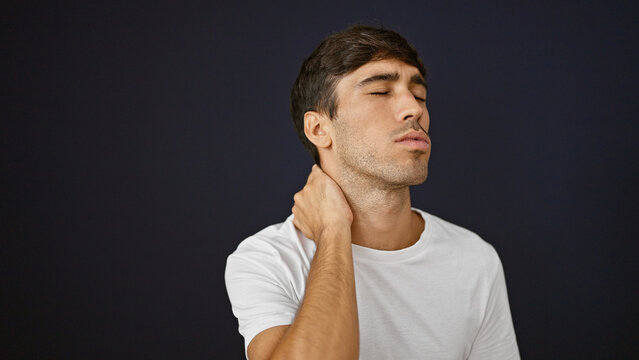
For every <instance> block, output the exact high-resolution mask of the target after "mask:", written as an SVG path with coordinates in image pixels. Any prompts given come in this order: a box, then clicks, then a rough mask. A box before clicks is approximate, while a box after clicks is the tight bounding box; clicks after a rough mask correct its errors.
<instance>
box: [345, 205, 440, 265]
mask: <svg viewBox="0 0 639 360" xmlns="http://www.w3.org/2000/svg"><path fill="white" fill-rule="evenodd" d="M411 209H412V210H413V211H415V212H416V213H417V214H418V215H420V216H421V217H422V219H424V231H422V234H421V235H420V236H419V239H418V240H417V241H416V242H415V243H414V244H413V245H411V246H409V247H406V248H403V249H399V250H378V249H373V248H369V247H365V246H361V245H355V244H351V246H352V249H353V261H355V262H360V261H373V262H398V261H404V260H407V259H410V258H412V257H413V256H415V255H418V254H421V253H422V252H423V251H424V249H425V248H426V247H427V246H428V243H429V242H430V241H429V240H430V237H431V233H432V222H431V219H430V217H429V216H428V214H427V213H426V212H424V211H422V210H419V209H416V208H411Z"/></svg>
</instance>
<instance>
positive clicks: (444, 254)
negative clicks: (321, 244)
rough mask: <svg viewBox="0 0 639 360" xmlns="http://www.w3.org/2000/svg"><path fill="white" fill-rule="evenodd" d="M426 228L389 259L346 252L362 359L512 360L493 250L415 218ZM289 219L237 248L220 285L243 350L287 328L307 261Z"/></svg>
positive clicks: (429, 219) (365, 251)
mask: <svg viewBox="0 0 639 360" xmlns="http://www.w3.org/2000/svg"><path fill="white" fill-rule="evenodd" d="M414 211H416V212H417V213H419V214H420V215H421V217H422V218H423V219H424V222H425V228H424V231H423V233H422V234H421V236H420V238H419V240H418V241H417V242H416V243H415V244H413V245H412V246H410V247H407V248H405V249H401V250H395V251H385V250H376V249H371V248H366V247H361V246H358V245H352V250H353V263H354V270H355V286H356V294H357V295H356V296H357V304H358V318H359V335H360V358H361V359H367V360H368V359H371V360H373V359H486V360H492V359H518V358H519V357H518V350H517V343H516V339H515V334H514V330H513V326H512V321H511V316H510V311H509V307H508V298H507V294H506V285H505V281H504V274H503V270H502V267H501V263H500V261H499V258H498V256H497V253H496V252H495V251H494V249H493V247H492V246H490V245H489V244H488V243H486V242H485V241H483V240H482V239H481V238H480V237H479V236H477V235H476V234H474V233H472V232H470V231H468V230H466V229H463V228H461V227H459V226H456V225H453V224H451V223H449V222H447V221H444V220H442V219H440V218H438V217H436V216H433V215H430V214H428V213H425V212H423V211H421V210H417V209H414ZM315 250H316V246H315V242H314V241H313V240H310V239H308V238H307V237H305V236H304V235H303V234H302V233H301V232H300V231H298V230H296V228H295V227H294V225H293V217H292V216H290V217H289V218H288V219H286V221H285V222H283V223H280V224H277V225H272V226H269V227H267V228H265V229H264V230H262V231H260V232H258V233H257V234H255V235H253V236H251V237H249V238H247V239H246V240H244V241H243V242H242V243H241V244H240V245H239V247H238V249H237V250H236V251H235V252H234V253H233V254H232V255H231V256H230V257H229V259H228V263H227V270H226V282H227V286H228V292H229V297H230V298H231V303H232V304H233V312H234V314H235V316H236V317H237V318H238V320H239V330H240V333H241V334H242V335H243V336H244V339H245V346H247V347H248V345H249V344H250V343H251V341H252V340H253V339H254V338H255V336H256V335H257V334H259V333H261V332H262V331H264V330H267V329H269V328H273V327H276V326H280V325H288V324H291V323H293V321H294V320H295V314H296V312H297V310H298V309H299V307H300V305H301V304H302V302H303V299H304V295H305V289H306V280H307V278H308V273H309V270H310V266H311V263H312V259H313V256H314V254H315Z"/></svg>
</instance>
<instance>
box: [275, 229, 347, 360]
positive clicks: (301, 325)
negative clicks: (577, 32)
mask: <svg viewBox="0 0 639 360" xmlns="http://www.w3.org/2000/svg"><path fill="white" fill-rule="evenodd" d="M350 237H351V234H350V228H342V229H338V230H334V231H332V232H327V233H325V234H322V239H318V240H319V241H317V244H318V246H317V250H316V252H315V256H314V258H313V262H312V264H311V269H310V271H309V275H308V279H307V285H306V294H305V296H304V301H303V303H302V306H301V307H300V309H299V311H298V313H297V316H296V318H295V321H294V322H293V324H292V325H291V326H290V327H289V329H288V330H287V332H286V333H285V334H284V336H283V337H282V340H281V341H280V343H279V344H278V346H277V348H276V349H275V351H274V353H273V356H272V357H271V358H272V359H357V358H358V356H359V326H358V318H357V299H356V297H355V275H354V270H353V256H352V250H351V241H350V240H351V238H350Z"/></svg>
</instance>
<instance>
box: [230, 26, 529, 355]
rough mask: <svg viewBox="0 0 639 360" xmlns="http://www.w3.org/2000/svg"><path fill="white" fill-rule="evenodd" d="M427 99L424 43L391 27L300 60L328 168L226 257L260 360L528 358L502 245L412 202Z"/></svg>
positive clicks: (316, 138) (424, 165)
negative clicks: (514, 316) (278, 219)
mask: <svg viewBox="0 0 639 360" xmlns="http://www.w3.org/2000/svg"><path fill="white" fill-rule="evenodd" d="M426 93H427V86H426V70H425V68H424V65H423V63H422V61H421V60H420V59H419V57H418V55H417V52H416V50H415V49H414V48H413V47H412V46H411V45H410V44H408V43H407V42H406V40H405V39H404V38H403V37H401V36H400V35H399V34H397V33H395V32H393V31H389V30H385V29H377V28H371V27H366V26H354V27H351V28H349V29H347V30H345V31H343V32H341V33H337V34H334V35H332V36H329V37H328V38H326V39H324V40H323V41H322V42H321V43H320V45H319V46H318V48H317V49H316V50H315V51H314V52H313V53H312V54H311V56H310V57H309V58H308V59H307V60H306V61H305V62H304V64H303V65H302V69H301V71H300V74H299V76H298V78H297V81H296V82H295V85H294V86H293V90H292V93H291V113H292V115H293V121H294V123H295V126H296V129H297V131H298V134H299V135H300V139H301V140H302V143H303V144H304V145H305V147H306V148H307V149H308V150H309V151H310V152H311V154H312V155H313V157H314V159H315V161H316V162H317V163H318V164H320V166H317V165H315V166H314V167H313V169H312V171H311V174H310V175H309V178H308V181H307V183H306V185H305V186H304V188H303V189H302V190H301V191H300V192H298V193H297V194H295V196H294V201H295V204H294V206H293V215H292V216H290V217H289V218H288V219H286V221H285V222H283V223H280V224H277V225H273V226H270V227H267V228H266V229H264V230H262V231H260V232H259V233H257V234H255V235H253V236H251V237H249V238H248V239H246V240H244V241H243V242H242V243H241V244H240V245H239V247H238V248H237V250H236V251H235V252H234V253H233V254H232V255H231V256H229V258H228V262H227V268H226V285H227V289H228V293H229V297H230V300H231V304H232V305H233V312H234V314H235V315H236V316H237V318H238V320H239V329H240V333H242V335H243V336H244V338H245V346H246V351H247V357H248V358H249V359H251V360H260V359H280V358H286V359H357V358H360V359H367V360H368V359H487V360H488V359H491V360H495V359H519V353H518V348H517V343H516V339H515V333H514V330H513V325H512V320H511V316H510V310H509V306H508V296H507V293H506V284H505V280H504V274H503V270H502V266H501V263H500V261H499V258H498V256H497V253H496V252H495V250H494V249H493V247H492V246H490V245H489V244H488V243H486V242H484V241H483V240H482V239H480V238H479V237H478V236H477V235H476V234H474V233H472V232H470V231H468V230H466V229H463V228H461V227H459V226H456V225H453V224H451V223H448V222H446V221H444V220H442V219H439V218H437V217H435V216H433V215H430V214H428V213H426V212H423V211H421V210H418V209H414V208H412V207H411V202H410V192H409V186H410V185H417V184H420V183H422V182H424V181H425V180H426V177H427V174H428V159H429V157H430V150H431V141H430V137H429V136H428V128H429V125H430V119H429V116H428V111H427V108H426ZM320 167H321V168H320Z"/></svg>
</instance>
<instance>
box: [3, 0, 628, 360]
mask: <svg viewBox="0 0 639 360" xmlns="http://www.w3.org/2000/svg"><path fill="white" fill-rule="evenodd" d="M58 3H59V2H50V3H49V4H44V3H43V4H40V5H36V4H33V3H31V4H27V2H24V1H9V2H3V3H2V5H1V9H0V19H1V20H2V29H1V34H0V36H1V38H2V50H1V59H2V70H1V71H2V72H1V74H2V81H1V84H2V85H1V86H2V116H1V117H2V121H1V125H0V166H1V167H0V185H1V188H0V191H1V206H2V212H1V216H2V218H1V219H2V222H1V227H0V231H1V232H0V244H1V245H0V274H1V276H2V278H1V279H2V296H1V301H0V304H1V311H2V313H1V315H0V324H1V334H0V336H1V338H0V339H1V342H2V346H1V350H0V351H1V353H0V357H1V358H3V359H14V358H15V359H21V358H24V359H26V358H50V359H133V358H152V359H164V358H166V359H178V358H188V359H211V358H215V359H219V358H224V359H225V358H229V359H231V358H238V359H239V358H241V357H242V356H243V343H242V338H241V337H240V335H239V334H238V332H237V322H236V320H235V318H234V317H233V315H232V313H231V309H230V304H229V302H228V299H227V296H226V290H225V287H224V281H223V272H224V266H225V260H226V256H227V255H228V254H230V253H231V252H232V251H233V250H234V249H235V247H236V246H237V244H238V243H239V242H240V241H241V240H242V239H244V238H245V237H247V236H248V235H251V234H253V233H254V232H256V231H258V230H259V229H261V228H263V227H265V226H266V225H268V224H271V223H275V222H280V221H282V220H283V219H284V218H285V217H286V216H287V215H288V214H289V212H290V207H291V206H292V203H293V200H292V196H293V193H294V192H296V191H297V190H298V189H299V188H301V186H302V185H303V184H304V182H305V178H306V175H307V172H308V171H309V170H310V167H311V165H312V162H311V160H310V157H309V156H308V155H307V154H306V153H305V152H304V150H303V148H302V146H301V145H300V144H299V142H298V139H297V137H296V135H295V132H294V130H293V127H292V125H291V120H290V116H289V113H288V94H289V89H290V86H291V84H292V82H293V81H294V79H295V76H296V74H297V71H298V69H299V66H300V64H301V62H302V61H303V59H304V58H305V57H306V56H308V55H309V54H310V52H311V51H312V49H313V48H314V47H315V45H316V44H317V43H318V42H319V40H320V39H321V38H323V37H324V36H326V35H328V34H329V33H331V32H333V31H337V30H341V29H343V28H344V27H346V26H347V25H349V24H353V23H357V22H364V23H368V24H380V25H384V26H387V27H390V28H392V29H395V30H397V31H399V32H401V33H402V34H404V35H405V36H406V37H407V38H408V39H409V40H410V41H411V42H412V43H413V44H414V45H415V46H416V47H417V48H418V50H419V51H420V54H421V55H422V57H423V59H424V62H425V63H426V64H427V66H428V68H429V70H430V73H431V78H430V81H429V102H428V105H429V109H430V113H431V121H432V126H431V134H432V138H433V143H434V150H433V154H432V157H431V167H430V177H429V179H428V181H427V182H426V183H425V184H424V185H422V186H420V187H417V188H415V189H414V190H413V203H414V205H415V206H417V207H420V208H422V209H424V210H426V211H429V212H431V213H433V214H436V215H438V216H440V217H443V218H445V219H447V220H450V221H452V222H455V223H458V224H460V225H462V226H465V227H467V228H470V229H472V230H473V231H475V232H477V233H478V234H480V235H481V236H482V237H483V238H485V239H486V240H487V241H488V242H490V243H491V244H493V245H494V246H495V248H496V249H497V250H498V252H499V253H500V256H501V258H502V262H503V264H504V267H505V271H506V277H507V282H508V287H509V294H510V301H511V309H512V313H513V320H514V323H515V329H516V332H517V336H518V340H519V346H520V351H521V355H522V357H523V358H525V359H586V358H587V359H612V358H615V359H622V358H625V359H629V358H632V357H635V358H637V356H639V347H638V346H637V345H636V341H637V335H638V331H637V327H636V324H637V321H638V320H639V319H638V316H637V315H638V306H637V304H638V300H639V299H638V296H637V285H636V281H637V280H636V279H637V271H636V270H637V265H636V264H637V261H636V254H637V250H638V246H637V240H639V236H638V235H639V232H638V226H637V219H639V216H638V215H639V211H638V210H637V209H638V207H637V201H638V200H639V196H638V195H639V194H638V192H639V191H638V189H637V185H636V178H637V176H638V175H639V161H638V157H637V155H638V152H639V151H638V149H637V141H636V135H635V134H636V132H637V130H639V126H637V124H636V119H635V118H636V114H637V113H638V112H639V111H638V110H639V109H638V108H637V100H636V99H635V97H636V96H637V94H638V90H639V89H638V86H637V82H638V78H637V62H638V56H637V48H636V44H635V41H636V39H637V35H638V31H637V23H636V14H637V6H636V5H635V4H636V3H635V2H629V1H628V2H623V1H617V2H607V1H599V2H571V3H567V2H561V4H557V3H555V2H554V1H545V2H540V1H531V2H517V3H514V2H504V3H503V4H501V5H494V4H493V5H489V6H487V5H477V3H478V2H472V1H468V2H444V1H442V2H421V1H420V2H417V1H414V2H409V1H394V2H382V1H373V2H362V3H359V4H358V3H352V4H345V3H342V2H326V1H324V2H319V3H318V2H313V3H302V2H299V3H289V4H286V5H284V4H269V5H266V3H263V4H260V3H256V4H249V3H246V2H242V1H235V2H233V1H231V2H228V3H229V4H226V5H223V6H221V5H217V4H216V2H215V1H208V2H201V3H189V4H184V3H182V2H173V4H168V5H167V4H159V3H155V2H148V3H147V4H145V5H131V4H127V3H126V2H125V3H123V4H103V5H97V6H96V5H94V4H90V3H92V2H82V1H80V2H76V3H75V4H74V5H59V4H58ZM108 3H111V2H108ZM56 4H57V5H56ZM632 284H635V285H632Z"/></svg>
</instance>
